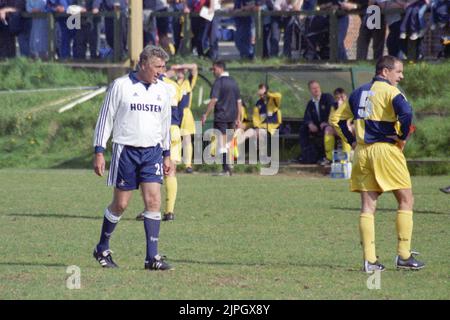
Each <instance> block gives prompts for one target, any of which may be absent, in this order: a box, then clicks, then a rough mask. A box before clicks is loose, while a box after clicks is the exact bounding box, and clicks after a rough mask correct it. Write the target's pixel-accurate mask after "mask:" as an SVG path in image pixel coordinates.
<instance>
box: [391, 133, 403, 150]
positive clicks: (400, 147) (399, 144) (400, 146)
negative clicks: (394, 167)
mask: <svg viewBox="0 0 450 320" xmlns="http://www.w3.org/2000/svg"><path fill="white" fill-rule="evenodd" d="M387 137H388V138H390V139H393V140H395V141H396V142H397V143H396V146H397V147H398V148H399V149H400V150H402V151H403V149H405V145H406V140H402V139H400V138H399V137H398V136H387Z"/></svg>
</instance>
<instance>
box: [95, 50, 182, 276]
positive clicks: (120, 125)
mask: <svg viewBox="0 0 450 320" xmlns="http://www.w3.org/2000/svg"><path fill="white" fill-rule="evenodd" d="M168 58H169V56H168V55H167V53H166V52H165V51H164V50H163V49H162V48H160V47H157V46H151V45H149V46H146V47H145V48H144V50H143V51H142V53H141V54H140V57H139V63H138V66H137V71H133V72H131V73H130V74H128V75H125V76H123V77H120V78H118V79H116V80H115V81H114V82H113V83H112V84H111V85H110V87H109V89H108V92H107V94H106V96H105V100H104V102H103V106H102V108H101V110H100V114H99V117H98V120H97V125H96V128H95V135H94V148H95V157H94V170H95V173H96V174H97V175H99V176H102V175H103V174H104V171H105V158H104V155H103V153H104V151H105V148H106V143H107V141H108V139H109V137H110V135H111V133H112V142H113V143H112V159H111V166H110V168H109V176H108V185H110V186H113V187H114V193H113V200H112V202H111V204H110V205H109V206H108V207H107V208H106V209H105V216H104V219H103V226H102V231H101V236H100V241H99V243H98V244H97V246H96V247H95V249H94V253H93V255H94V258H95V259H96V260H97V261H98V262H99V263H100V265H101V266H102V267H105V268H116V267H117V264H116V263H115V262H114V261H113V259H112V256H111V253H112V252H111V250H110V249H109V239H110V237H111V234H112V232H113V231H114V229H115V227H116V225H117V223H118V222H119V220H120V218H121V216H122V214H123V212H124V211H125V209H126V208H127V206H128V202H129V200H130V199H131V195H132V190H135V189H139V186H140V187H141V191H142V197H143V200H144V206H145V213H144V217H145V218H144V229H145V234H146V240H147V254H146V258H145V264H144V267H145V269H148V270H170V269H172V267H171V266H170V265H169V264H168V263H167V262H166V261H164V259H163V257H161V256H160V255H159V253H158V237H159V229H160V222H161V211H160V205H161V190H160V189H161V184H162V182H163V175H164V174H169V173H170V172H171V171H172V170H174V168H173V165H172V163H171V161H170V133H169V130H170V124H171V101H170V99H171V96H170V92H169V91H168V89H167V86H166V85H165V84H164V83H163V82H162V81H161V80H159V79H158V77H159V76H160V74H161V73H163V72H164V69H165V63H166V61H167V60H168Z"/></svg>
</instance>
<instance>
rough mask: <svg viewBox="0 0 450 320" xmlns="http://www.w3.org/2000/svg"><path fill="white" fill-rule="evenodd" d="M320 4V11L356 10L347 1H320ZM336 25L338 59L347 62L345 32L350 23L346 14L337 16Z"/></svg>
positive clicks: (352, 4)
mask: <svg viewBox="0 0 450 320" xmlns="http://www.w3.org/2000/svg"><path fill="white" fill-rule="evenodd" d="M319 3H322V4H321V6H320V8H321V9H333V10H343V11H350V10H355V9H358V5H357V4H356V3H351V2H349V1H347V0H333V1H327V0H325V1H320V2H319ZM337 23H338V36H337V38H338V59H339V60H348V56H347V49H346V48H345V43H344V41H345V37H346V36H347V30H348V26H349V23H350V18H349V16H348V14H343V15H339V16H338V19H337Z"/></svg>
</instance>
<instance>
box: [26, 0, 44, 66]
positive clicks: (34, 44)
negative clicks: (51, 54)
mask: <svg viewBox="0 0 450 320" xmlns="http://www.w3.org/2000/svg"><path fill="white" fill-rule="evenodd" d="M26 8H27V12H29V13H38V12H47V0H27V4H26ZM30 56H31V57H33V58H41V59H48V24H47V19H46V18H45V17H41V18H38V17H34V18H32V25H31V35H30Z"/></svg>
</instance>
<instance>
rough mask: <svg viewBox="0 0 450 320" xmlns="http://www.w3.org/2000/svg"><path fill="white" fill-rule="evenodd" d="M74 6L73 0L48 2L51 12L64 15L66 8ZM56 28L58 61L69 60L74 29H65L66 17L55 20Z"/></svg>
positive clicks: (50, 0) (52, 0)
mask: <svg viewBox="0 0 450 320" xmlns="http://www.w3.org/2000/svg"><path fill="white" fill-rule="evenodd" d="M72 4H74V0H48V5H49V8H50V10H51V11H53V12H56V13H65V12H66V10H67V8H68V7H69V6H70V5H72ZM56 21H57V28H59V33H58V32H57V34H59V37H60V38H59V39H57V43H58V44H59V47H58V57H59V59H70V58H71V57H72V50H71V49H72V42H73V40H74V38H75V32H76V30H75V29H72V30H70V29H69V28H67V16H63V17H58V18H56Z"/></svg>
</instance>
